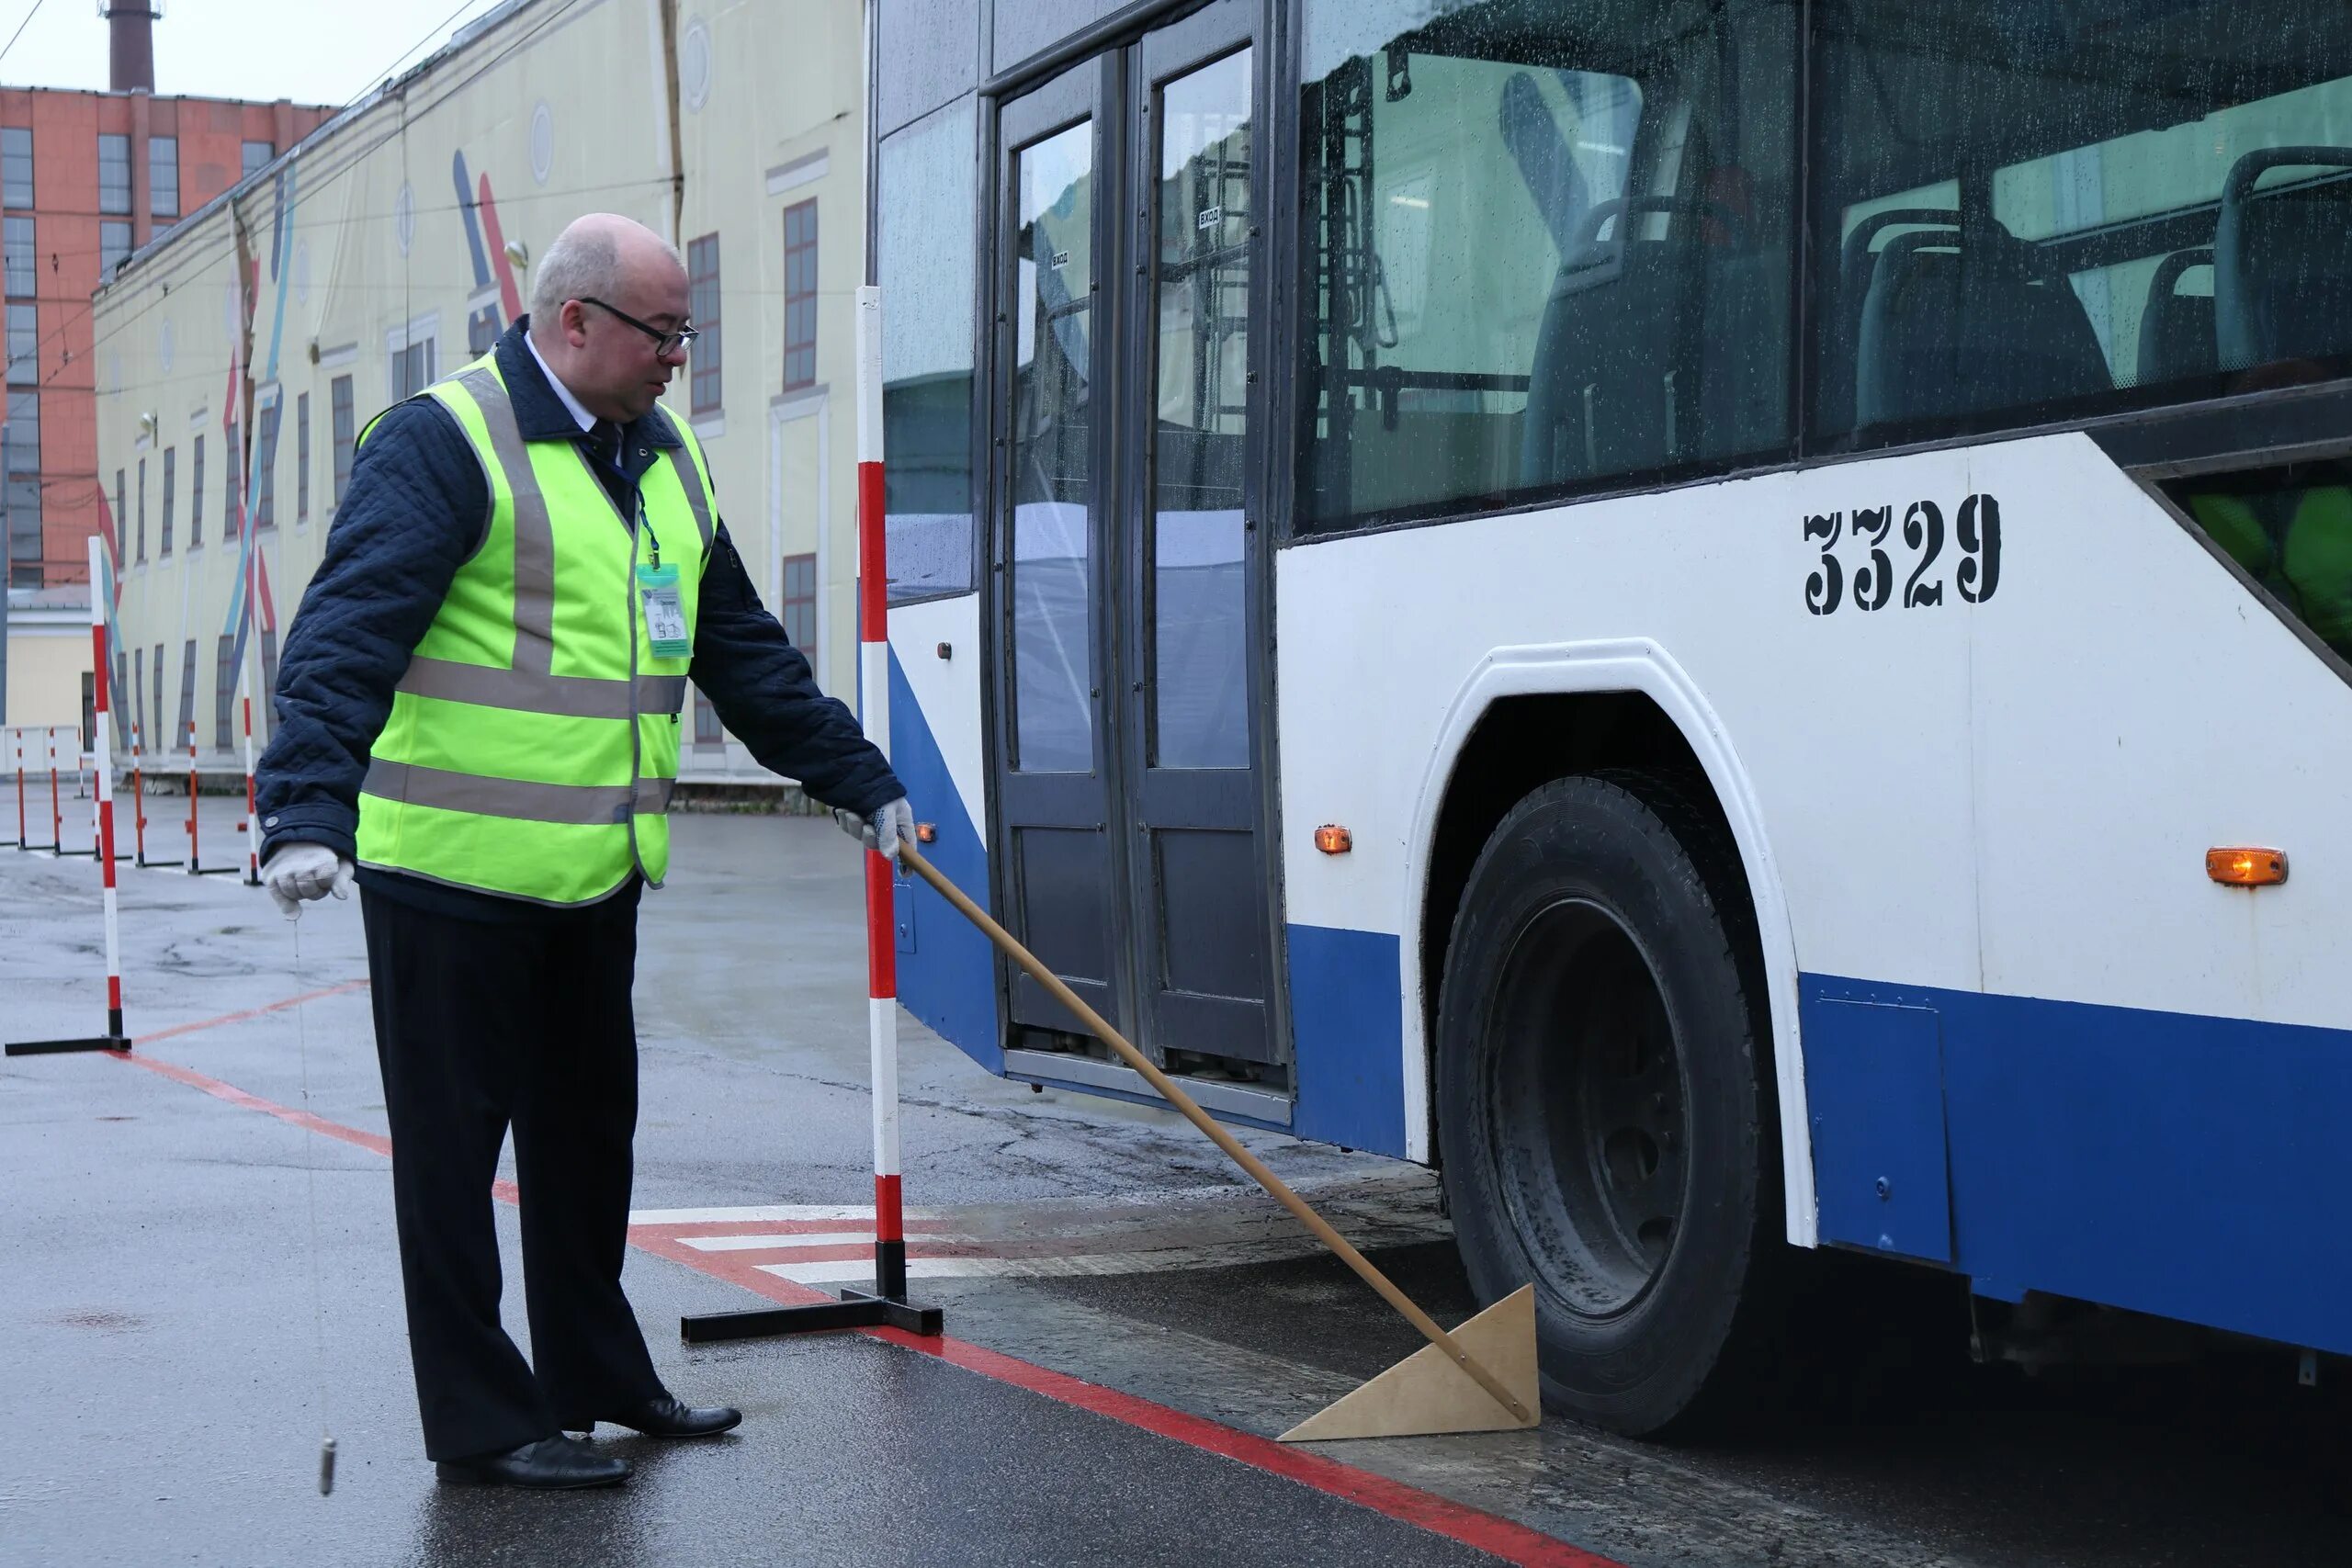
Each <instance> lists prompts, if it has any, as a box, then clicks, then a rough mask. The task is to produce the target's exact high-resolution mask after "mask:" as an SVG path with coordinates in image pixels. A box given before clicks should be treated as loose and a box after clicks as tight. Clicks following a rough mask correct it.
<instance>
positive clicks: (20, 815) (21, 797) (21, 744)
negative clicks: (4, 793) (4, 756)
mask: <svg viewBox="0 0 2352 1568" xmlns="http://www.w3.org/2000/svg"><path fill="white" fill-rule="evenodd" d="M5 734H6V739H7V742H8V756H9V759H10V760H11V761H14V762H15V763H16V764H17V848H18V849H20V850H22V849H29V848H30V847H31V846H30V845H28V843H26V842H25V737H24V732H23V731H21V730H16V729H11V730H7V731H6V732H5Z"/></svg>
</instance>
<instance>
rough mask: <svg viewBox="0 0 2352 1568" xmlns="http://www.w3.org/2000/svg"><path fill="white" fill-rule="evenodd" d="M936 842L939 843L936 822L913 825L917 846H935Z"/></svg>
mask: <svg viewBox="0 0 2352 1568" xmlns="http://www.w3.org/2000/svg"><path fill="white" fill-rule="evenodd" d="M938 841H939V824H938V823H936V822H918V823H916V824H915V842H916V843H918V844H935V843H937V842H938Z"/></svg>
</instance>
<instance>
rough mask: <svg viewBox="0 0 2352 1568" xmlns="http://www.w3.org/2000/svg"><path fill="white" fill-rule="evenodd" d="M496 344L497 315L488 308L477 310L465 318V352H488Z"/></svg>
mask: <svg viewBox="0 0 2352 1568" xmlns="http://www.w3.org/2000/svg"><path fill="white" fill-rule="evenodd" d="M497 345H498V317H497V315H496V314H495V313H494V312H492V311H490V310H477V311H475V312H474V313H473V314H472V315H470V316H468V317H467V318H466V352H467V353H468V354H488V353H489V352H490V351H491V350H492V348H495V347H496V346H497Z"/></svg>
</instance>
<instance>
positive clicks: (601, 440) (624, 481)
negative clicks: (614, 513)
mask: <svg viewBox="0 0 2352 1568" xmlns="http://www.w3.org/2000/svg"><path fill="white" fill-rule="evenodd" d="M583 439H584V440H585V442H586V443H587V446H588V463H589V467H590V468H593V469H594V470H595V474H596V482H597V483H599V484H601V485H603V486H604V487H605V493H606V494H607V495H610V496H611V497H612V498H613V504H614V505H616V506H617V507H619V508H620V509H621V514H622V515H623V516H624V517H626V516H628V513H629V510H630V506H629V503H630V500H631V497H630V494H629V492H630V491H632V490H634V489H635V488H636V487H635V486H633V485H632V484H630V483H629V480H628V470H627V469H625V468H622V466H621V428H620V426H619V425H617V424H615V423H613V422H612V421H611V420H609V419H600V420H598V421H597V422H596V423H594V424H593V425H591V426H590V427H589V428H588V430H587V431H586V432H585V433H584V435H583Z"/></svg>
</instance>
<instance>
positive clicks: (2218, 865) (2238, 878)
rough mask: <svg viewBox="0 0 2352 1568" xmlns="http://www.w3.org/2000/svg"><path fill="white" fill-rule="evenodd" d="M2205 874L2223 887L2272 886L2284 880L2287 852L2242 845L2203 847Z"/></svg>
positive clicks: (2285, 877)
mask: <svg viewBox="0 0 2352 1568" xmlns="http://www.w3.org/2000/svg"><path fill="white" fill-rule="evenodd" d="M2205 874H2206V875H2208V876H2210V877H2211V878H2212V879H2213V880H2214V881H2216V882H2218V883H2220V884H2221V885H2222V886H2224V887H2274V886H2278V884H2279V883H2281V882H2284V881H2286V880H2287V852H2286V851H2284V850H2258V849H2245V848H2237V849H2220V850H2207V851H2206V852H2205Z"/></svg>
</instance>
